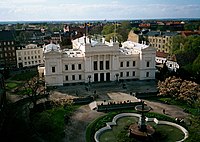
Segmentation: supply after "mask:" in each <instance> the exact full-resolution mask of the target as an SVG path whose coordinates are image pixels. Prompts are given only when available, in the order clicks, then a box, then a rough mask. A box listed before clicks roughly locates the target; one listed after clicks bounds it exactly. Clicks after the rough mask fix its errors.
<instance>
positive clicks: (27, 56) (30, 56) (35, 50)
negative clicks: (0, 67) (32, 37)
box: [16, 44, 43, 68]
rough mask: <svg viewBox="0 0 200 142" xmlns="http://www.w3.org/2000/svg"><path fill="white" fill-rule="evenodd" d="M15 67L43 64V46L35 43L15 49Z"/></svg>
mask: <svg viewBox="0 0 200 142" xmlns="http://www.w3.org/2000/svg"><path fill="white" fill-rule="evenodd" d="M16 55H17V67H18V68H22V67H30V66H37V65H40V64H43V48H42V47H40V46H39V47H38V46H37V44H28V45H26V46H25V47H24V48H19V49H17V50H16Z"/></svg>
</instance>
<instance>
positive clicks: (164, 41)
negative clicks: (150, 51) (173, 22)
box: [144, 31, 178, 53]
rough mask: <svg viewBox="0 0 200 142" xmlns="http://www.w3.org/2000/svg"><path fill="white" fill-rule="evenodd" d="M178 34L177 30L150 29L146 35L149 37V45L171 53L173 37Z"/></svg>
mask: <svg viewBox="0 0 200 142" xmlns="http://www.w3.org/2000/svg"><path fill="white" fill-rule="evenodd" d="M176 35H178V33H177V32H161V31H149V32H148V33H146V34H145V35H144V36H146V38H147V39H148V42H149V45H150V46H151V47H154V48H156V50H157V51H159V52H164V53H169V51H170V48H171V44H172V39H173V37H174V36H176Z"/></svg>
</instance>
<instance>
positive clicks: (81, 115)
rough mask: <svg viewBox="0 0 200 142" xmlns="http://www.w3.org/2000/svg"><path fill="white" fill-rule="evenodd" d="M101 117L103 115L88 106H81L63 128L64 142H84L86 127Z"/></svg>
mask: <svg viewBox="0 0 200 142" xmlns="http://www.w3.org/2000/svg"><path fill="white" fill-rule="evenodd" d="M102 115H104V113H102V112H97V111H95V110H91V109H90V107H89V106H88V105H84V106H81V107H80V108H79V109H78V110H77V111H75V112H74V113H73V115H72V116H71V117H70V120H69V123H68V124H67V125H66V127H65V139H64V142H85V141H86V140H85V133H86V128H87V125H88V124H89V123H90V122H92V121H93V120H95V119H96V118H98V117H100V116H102Z"/></svg>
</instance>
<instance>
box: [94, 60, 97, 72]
mask: <svg viewBox="0 0 200 142" xmlns="http://www.w3.org/2000/svg"><path fill="white" fill-rule="evenodd" d="M93 63H94V65H93V67H94V70H97V61H94V62H93Z"/></svg>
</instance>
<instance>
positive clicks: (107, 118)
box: [86, 110, 175, 142]
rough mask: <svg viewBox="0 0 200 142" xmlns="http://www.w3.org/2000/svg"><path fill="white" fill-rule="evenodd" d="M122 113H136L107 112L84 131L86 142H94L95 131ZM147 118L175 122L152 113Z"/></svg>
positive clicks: (164, 116) (172, 119)
mask: <svg viewBox="0 0 200 142" xmlns="http://www.w3.org/2000/svg"><path fill="white" fill-rule="evenodd" d="M123 112H136V111H135V110H125V111H124V110H123V111H114V112H109V113H107V114H106V115H104V116H101V117H99V118H97V119H96V120H94V121H93V122H91V123H90V124H89V125H88V127H87V130H86V141H87V142H93V141H94V134H95V132H96V131H97V130H99V129H100V128H102V127H104V126H106V122H111V121H112V119H113V117H114V116H115V115H117V114H119V113H123ZM146 116H147V117H149V118H157V119H158V120H165V121H170V122H175V120H174V118H171V117H168V116H166V115H162V114H158V113H154V112H149V113H147V114H146Z"/></svg>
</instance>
